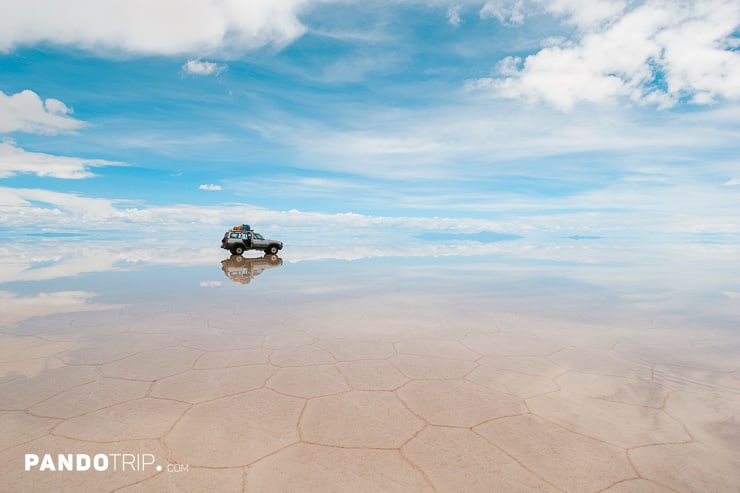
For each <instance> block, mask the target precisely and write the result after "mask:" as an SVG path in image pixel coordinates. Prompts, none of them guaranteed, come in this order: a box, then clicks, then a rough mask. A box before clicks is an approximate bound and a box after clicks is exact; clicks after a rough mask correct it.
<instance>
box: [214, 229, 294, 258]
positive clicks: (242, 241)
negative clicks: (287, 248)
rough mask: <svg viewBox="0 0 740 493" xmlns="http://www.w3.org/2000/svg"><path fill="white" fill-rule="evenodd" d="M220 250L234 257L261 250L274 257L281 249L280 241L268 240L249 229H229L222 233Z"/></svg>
mask: <svg viewBox="0 0 740 493" xmlns="http://www.w3.org/2000/svg"><path fill="white" fill-rule="evenodd" d="M221 248H223V249H224V250H228V251H230V252H231V253H233V254H234V255H241V254H242V253H244V252H245V251H247V250H262V251H263V252H265V253H268V254H270V255H275V254H277V252H279V251H280V250H282V249H283V242H282V241H275V240H268V239H266V238H265V237H264V236H262V235H261V234H259V233H255V232H254V231H253V230H251V229H241V228H240V229H230V230H229V231H227V232H226V233H224V237H223V239H222V240H221Z"/></svg>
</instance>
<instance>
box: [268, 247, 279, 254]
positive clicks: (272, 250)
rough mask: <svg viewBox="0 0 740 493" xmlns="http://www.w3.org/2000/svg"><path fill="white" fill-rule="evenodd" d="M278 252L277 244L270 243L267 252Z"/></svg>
mask: <svg viewBox="0 0 740 493" xmlns="http://www.w3.org/2000/svg"><path fill="white" fill-rule="evenodd" d="M277 252H278V247H277V246H276V245H270V246H269V247H268V248H267V250H265V253H269V254H270V255H275V254H277Z"/></svg>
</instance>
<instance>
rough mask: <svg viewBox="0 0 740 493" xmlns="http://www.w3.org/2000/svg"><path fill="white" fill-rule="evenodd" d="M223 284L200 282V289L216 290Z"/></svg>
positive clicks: (218, 282) (219, 282)
mask: <svg viewBox="0 0 740 493" xmlns="http://www.w3.org/2000/svg"><path fill="white" fill-rule="evenodd" d="M222 284H223V283H222V282H221V281H201V282H200V287H201V288H217V287H219V286H221V285H222Z"/></svg>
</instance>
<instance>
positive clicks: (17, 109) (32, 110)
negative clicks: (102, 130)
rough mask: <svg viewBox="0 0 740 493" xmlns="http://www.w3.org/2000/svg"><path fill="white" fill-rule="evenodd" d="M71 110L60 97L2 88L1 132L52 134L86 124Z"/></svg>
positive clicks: (0, 101) (75, 128) (0, 104)
mask: <svg viewBox="0 0 740 493" xmlns="http://www.w3.org/2000/svg"><path fill="white" fill-rule="evenodd" d="M0 22H2V21H0ZM71 113H72V110H71V109H70V108H68V107H67V105H65V104H64V103H63V102H61V101H59V100H58V99H53V98H49V99H46V100H42V99H41V98H40V97H39V95H38V94H36V93H35V92H33V91H30V90H28V89H26V90H25V91H21V92H19V93H16V94H11V95H6V94H5V93H4V92H2V91H0V133H10V132H27V133H40V134H48V135H53V134H58V133H62V132H71V131H74V130H77V129H78V128H80V127H83V126H84V125H85V123H84V122H82V121H80V120H76V119H74V118H72V117H71V116H69V115H70V114H71Z"/></svg>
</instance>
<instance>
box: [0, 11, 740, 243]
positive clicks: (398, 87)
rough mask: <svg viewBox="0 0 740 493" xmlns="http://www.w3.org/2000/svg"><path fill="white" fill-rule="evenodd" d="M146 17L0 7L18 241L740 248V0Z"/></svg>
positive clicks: (0, 188) (1, 200)
mask: <svg viewBox="0 0 740 493" xmlns="http://www.w3.org/2000/svg"><path fill="white" fill-rule="evenodd" d="M150 4H151V2H145V1H121V0H110V1H107V2H99V4H96V5H94V6H90V5H89V3H88V2H83V1H82V0H70V1H67V2H63V6H62V3H61V2H52V1H48V0H29V1H26V2H23V3H20V2H15V3H14V5H6V6H4V7H3V13H2V16H0V33H2V34H0V140H1V143H0V207H2V211H3V212H2V214H0V227H3V228H5V229H8V230H11V231H12V230H19V231H20V230H24V229H27V228H39V227H41V228H46V227H50V226H49V225H50V224H54V225H57V226H54V228H56V229H64V230H85V229H96V228H101V227H103V226H102V225H105V227H106V228H119V229H124V230H125V229H126V228H157V227H169V226H172V225H173V224H175V223H181V224H197V225H201V226H204V227H207V226H208V225H209V224H217V225H219V226H220V225H221V224H232V223H239V222H242V221H249V222H252V223H256V225H258V226H259V225H263V226H265V227H272V226H274V225H276V224H281V223H284V224H294V225H299V224H315V225H321V226H326V225H329V224H330V225H334V226H336V227H337V228H338V230H339V231H341V230H342V228H344V227H347V225H348V224H351V225H354V226H358V227H361V226H364V227H374V226H377V225H378V224H387V225H393V226H394V227H401V226H403V227H412V226H413V227H416V228H417V229H418V230H420V231H428V230H429V231H438V230H451V231H460V232H466V233H475V232H477V231H481V230H489V231H498V232H501V233H511V234H519V235H524V236H526V235H528V234H532V233H537V232H544V233H556V234H558V235H561V233H562V234H568V235H594V234H598V235H602V234H603V235H607V236H609V235H610V234H616V233H619V234H627V233H631V234H650V233H652V232H655V231H659V232H665V233H681V234H685V233H690V234H697V233H698V234H706V233H713V234H717V233H722V234H734V235H737V234H740V212H739V211H740V145H738V142H740V53H738V48H739V47H740V36H739V34H738V33H739V29H740V6H738V4H737V2H736V1H728V0H703V1H698V0H696V1H691V0H686V1H683V2H668V1H659V0H644V1H627V0H624V1H620V0H614V1H611V0H610V1H606V0H590V1H582V0H555V1H544V0H531V1H524V0H515V1H510V0H499V1H488V2H485V1H470V0H464V1H443V0H428V1H418V2H417V1H383V2H376V1H372V0H371V1H364V2H354V1H350V0H344V1H331V0H284V1H270V0H254V1H251V2H246V1H237V0H230V1H220V2H218V1H215V0H212V1H207V0H187V1H174V0H172V1H169V0H168V1H164V0H162V1H159V2H157V3H156V5H155V6H154V7H153V6H152V5H150ZM288 211H293V212H290V213H289V212H288ZM296 211H300V212H296ZM348 213H352V214H348ZM440 218H441V219H440Z"/></svg>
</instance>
